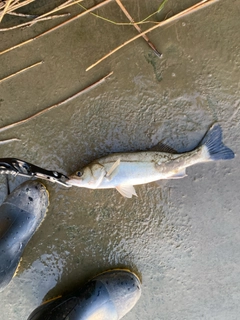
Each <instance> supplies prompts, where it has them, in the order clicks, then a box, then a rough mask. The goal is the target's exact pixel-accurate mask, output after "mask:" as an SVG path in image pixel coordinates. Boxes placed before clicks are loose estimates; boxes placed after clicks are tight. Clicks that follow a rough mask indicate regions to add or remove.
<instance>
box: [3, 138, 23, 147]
mask: <svg viewBox="0 0 240 320" xmlns="http://www.w3.org/2000/svg"><path fill="white" fill-rule="evenodd" d="M13 141H21V140H20V139H17V138H12V139H7V140H2V141H0V145H2V144H6V143H9V142H13Z"/></svg>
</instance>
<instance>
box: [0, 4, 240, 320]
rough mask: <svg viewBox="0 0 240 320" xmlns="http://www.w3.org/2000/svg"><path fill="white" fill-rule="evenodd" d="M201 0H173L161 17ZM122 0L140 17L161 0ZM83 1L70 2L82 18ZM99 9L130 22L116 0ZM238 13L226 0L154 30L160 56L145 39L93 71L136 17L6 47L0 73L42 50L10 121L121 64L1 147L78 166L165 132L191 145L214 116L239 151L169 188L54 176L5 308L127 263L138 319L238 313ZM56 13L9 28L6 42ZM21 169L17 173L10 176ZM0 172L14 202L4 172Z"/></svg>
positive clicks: (2, 100) (18, 310) (37, 29)
mask: <svg viewBox="0 0 240 320" xmlns="http://www.w3.org/2000/svg"><path fill="white" fill-rule="evenodd" d="M196 2H197V1H191V0H184V1H181V2H179V3H176V2H175V1H171V0H169V2H168V5H167V6H166V8H165V10H164V12H162V13H160V14H159V15H158V16H157V17H156V19H161V18H163V17H165V16H166V14H169V15H172V14H175V13H178V12H179V11H181V10H183V9H185V8H186V7H188V6H190V5H193V4H194V3H196ZM94 3H96V2H94V1H88V3H87V4H86V6H88V7H90V6H92V5H94ZM43 4H44V5H46V6H47V2H46V1H43ZM124 4H125V5H126V7H127V9H128V10H129V12H130V13H131V14H132V16H133V17H134V18H135V19H136V20H141V19H143V18H144V17H146V16H147V15H148V14H150V13H152V12H153V11H155V10H156V9H157V8H158V6H159V1H156V0H154V1H131V2H129V3H128V2H126V1H125V2H124ZM33 10H40V9H39V8H33ZM80 10H81V9H80V8H78V7H77V6H76V7H74V8H72V9H71V10H66V11H68V12H71V13H72V14H73V15H74V14H77V13H78V12H80ZM97 13H98V14H100V15H102V16H104V17H108V18H109V19H112V20H115V21H126V19H125V17H124V15H123V13H121V12H120V9H119V8H118V6H117V4H116V3H114V1H112V3H109V4H108V5H106V6H104V7H102V8H101V9H100V10H98V12H97ZM239 13H240V3H239V1H237V0H229V1H219V2H217V3H215V4H213V5H211V6H209V7H207V8H206V9H203V10H200V11H198V12H196V13H194V14H191V15H188V16H186V17H184V18H182V19H180V20H179V21H176V22H174V23H171V24H169V25H166V26H164V27H162V28H159V29H156V30H155V31H153V32H152V33H150V34H149V38H150V39H151V41H152V42H153V43H154V44H155V46H156V47H157V48H158V49H159V50H161V51H162V52H163V57H162V58H161V59H159V58H158V57H156V56H155V55H154V53H153V52H152V51H151V49H150V48H149V47H148V46H147V44H146V43H145V42H144V40H143V39H138V40H136V41H135V42H133V43H132V44H130V45H128V46H126V47H124V48H123V49H122V50H120V51H118V52H117V53H116V54H114V55H112V56H111V57H110V58H108V59H107V60H105V61H104V62H102V63H101V64H99V65H98V66H97V67H95V68H93V69H92V70H91V71H88V72H86V71H85V70H86V68H87V67H89V66H90V65H91V64H92V63H94V62H95V61H96V60H98V59H99V58H101V57H102V56H103V55H105V54H106V53H108V52H109V51H110V50H112V49H114V48H115V47H116V46H118V45H119V44H121V43H122V42H123V41H125V40H127V39H129V38H130V37H131V36H134V35H135V34H136V32H135V30H134V29H133V28H132V27H129V26H116V25H112V24H109V23H108V22H105V21H102V20H100V19H97V18H96V17H93V16H90V15H87V16H84V17H83V18H80V19H78V20H76V21H74V22H72V23H70V24H68V25H66V26H64V27H62V28H60V29H58V30H56V31H54V32H52V33H50V34H48V35H46V36H44V37H41V38H39V39H37V40H35V41H33V42H31V43H29V44H26V45H24V46H22V47H21V48H19V49H15V50H13V51H11V52H9V53H6V54H3V55H1V56H0V65H1V70H0V78H3V77H5V76H7V75H8V74H11V73H13V72H14V71H16V70H19V69H21V68H24V67H26V66H28V65H30V64H33V63H36V62H38V61H41V60H43V61H44V63H43V64H42V65H40V66H37V67H35V68H33V69H31V70H29V71H26V72H25V73H23V74H20V75H18V76H16V77H14V78H12V79H9V80H8V81H5V82H2V83H1V84H0V107H1V117H0V125H1V126H4V125H7V124H10V123H13V122H15V121H18V120H21V119H23V118H25V117H27V116H30V115H32V114H33V113H35V112H37V111H40V110H42V109H44V108H46V107H48V106H50V105H53V104H55V103H58V102H60V101H62V100H64V99H66V98H68V97H69V96H71V95H72V94H74V93H76V92H77V91H79V90H81V89H83V88H85V87H87V86H88V85H90V84H91V83H93V82H95V81H97V80H98V79H100V78H101V77H103V76H105V75H106V74H108V73H109V72H111V71H113V75H112V76H111V77H110V78H108V79H107V80H106V82H105V83H103V84H100V85H99V86H97V87H95V88H93V89H92V90H89V91H88V92H87V93H84V94H83V95H82V96H80V97H78V98H77V99H75V100H72V101H70V102H69V103H66V104H64V105H62V106H60V107H59V108H57V109H55V110H52V111H50V112H49V113H45V114H44V115H42V116H39V117H38V118H36V119H34V120H31V121H29V122H28V123H25V124H23V125H19V126H18V127H16V128H15V129H10V130H7V131H5V132H2V133H1V140H4V139H10V138H13V137H16V138H19V139H21V141H16V142H12V143H9V144H4V145H1V146H0V154H1V157H16V158H20V159H24V160H26V161H29V162H32V163H34V164H36V165H39V166H42V167H44V168H48V169H54V170H58V171H61V172H63V173H65V174H71V173H73V172H74V171H76V170H77V169H80V168H81V167H82V166H83V165H85V164H86V163H88V162H90V161H92V160H93V159H95V158H98V157H100V156H103V155H106V154H108V153H111V152H116V151H133V150H141V149H146V148H149V147H151V146H153V145H154V144H156V143H157V142H158V141H159V140H162V139H164V141H165V143H168V144H169V145H171V146H172V147H174V148H175V149H177V150H178V151H180V152H182V151H188V150H190V149H193V148H195V147H196V145H197V144H198V142H199V141H200V140H201V138H202V137H203V135H204V134H205V132H206V130H207V129H208V128H209V126H210V125H211V124H212V123H213V122H216V121H217V122H219V123H220V124H221V126H222V128H223V135H224V142H225V143H226V145H228V146H229V147H231V148H232V149H233V150H234V151H235V153H236V155H237V157H236V159H234V160H232V161H227V162H219V163H209V164H202V165H196V166H194V167H191V168H189V169H188V170H187V173H188V177H186V178H184V179H181V180H172V181H164V182H163V183H162V185H161V186H160V187H157V186H156V185H155V184H148V185H143V186H138V187H136V191H137V193H138V198H136V197H134V198H133V199H124V198H123V197H121V195H120V194H119V193H118V192H117V191H115V190H113V189H112V190H95V191H94V190H88V189H80V188H75V187H72V188H70V189H66V188H64V187H61V186H58V185H55V184H51V183H45V185H46V186H47V188H48V190H49V192H50V203H51V204H50V207H49V211H48V214H47V217H46V219H45V221H44V222H43V223H42V225H41V227H40V228H39V229H38V231H37V232H36V234H35V235H34V237H33V238H32V239H31V241H30V242H29V244H28V246H27V247H26V249H25V251H24V255H23V259H22V262H21V265H20V268H19V272H18V274H17V276H16V277H15V278H14V279H13V281H12V282H11V284H10V285H9V286H8V287H7V288H6V289H5V291H4V292H2V293H0V310H1V318H2V319H9V320H15V319H18V320H19V319H27V317H28V315H29V314H30V312H31V311H32V310H33V309H34V308H35V307H37V306H38V305H39V304H40V303H41V302H42V301H43V300H45V299H48V298H52V297H54V296H57V295H59V294H61V293H63V292H66V291H70V290H71V289H73V288H76V286H77V285H81V284H82V283H83V282H84V281H85V280H87V279H89V278H90V277H92V276H94V275H96V274H97V273H99V272H101V271H104V270H106V269H109V268H115V267H124V268H129V269H131V270H133V271H135V272H136V273H137V274H138V275H139V276H140V277H141V279H142V282H143V284H142V286H143V290H142V297H141V299H140V301H139V302H138V304H137V305H136V307H135V308H134V309H133V310H132V311H131V312H130V313H129V314H128V315H127V316H126V317H125V319H126V320H127V319H128V320H134V319H148V320H153V319H154V320H156V319H168V320H171V319H174V320H175V319H179V320H180V319H186V320H192V319H194V320H197V319H217V320H225V319H228V320H231V319H234V320H235V319H238V318H239V313H240V306H239V299H240V281H239V279H240V251H239V241H240V233H239V229H240V219H239V206H240V198H239V189H240V171H239V167H240V163H239V157H238V154H239V150H240V145H239V135H240V133H239V132H240V124H239V121H240V112H239V108H240V98H239V89H240V81H239V67H240V54H239V52H240V50H239V49H240V44H239V43H240V42H239V36H238V30H239V29H240V20H239ZM62 21H64V19H63V20H62ZM56 24H57V21H56V20H55V21H49V22H45V23H42V24H37V25H34V26H32V27H31V28H27V29H23V30H15V31H12V32H6V33H4V34H1V39H2V41H1V43H0V49H1V50H3V49H6V48H8V47H10V46H12V45H15V44H16V43H19V42H21V41H24V40H26V39H29V38H31V37H33V36H35V35H37V34H39V33H41V32H43V31H45V30H48V29H49V28H50V27H52V26H54V25H56ZM146 27H147V26H143V27H142V28H146ZM23 180H24V179H23V178H20V177H18V178H15V179H13V178H12V179H11V181H10V187H11V188H14V187H15V186H16V185H18V184H20V183H21V182H22V181H23ZM0 181H1V185H0V188H1V189H0V195H1V200H2V201H3V199H4V197H5V195H6V184H5V183H6V180H5V177H4V176H2V177H1V178H0Z"/></svg>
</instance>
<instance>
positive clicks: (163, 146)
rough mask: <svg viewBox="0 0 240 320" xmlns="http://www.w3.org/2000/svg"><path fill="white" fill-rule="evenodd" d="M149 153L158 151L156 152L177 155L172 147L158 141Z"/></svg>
mask: <svg viewBox="0 0 240 320" xmlns="http://www.w3.org/2000/svg"><path fill="white" fill-rule="evenodd" d="M150 151H158V152H166V153H172V154H178V152H177V151H176V150H175V149H173V148H172V147H169V146H168V145H166V144H165V143H162V142H161V141H159V142H158V143H157V144H156V145H155V146H153V147H152V148H151V149H150Z"/></svg>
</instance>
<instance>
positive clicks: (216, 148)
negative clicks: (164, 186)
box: [67, 124, 234, 198]
mask: <svg viewBox="0 0 240 320" xmlns="http://www.w3.org/2000/svg"><path fill="white" fill-rule="evenodd" d="M169 149H170V148H169ZM232 158H234V153H233V151H232V150H231V149H229V148H228V147H226V146H225V145H224V144H223V143H222V130H221V127H220V126H219V125H218V124H215V125H213V126H212V127H211V128H210V130H209V131H208V132H207V134H206V135H205V137H204V138H203V140H202V142H201V145H200V146H199V147H197V148H196V149H195V150H193V151H190V152H186V153H181V154H177V153H169V152H156V151H141V152H131V153H114V154H111V155H108V156H106V157H103V158H100V159H98V160H95V161H93V162H92V163H90V164H89V165H87V166H86V167H84V168H83V169H82V170H79V171H77V172H76V173H75V174H74V175H72V176H70V180H68V182H67V183H68V184H70V185H72V186H78V187H84V188H90V189H108V188H116V189H117V190H118V191H119V192H120V193H121V194H122V195H123V196H124V197H127V198H131V197H132V195H135V196H136V195H137V194H136V191H135V189H134V186H135V185H139V184H145V183H149V182H153V181H158V180H161V179H178V178H183V177H185V176H186V168H187V167H190V166H192V165H194V164H198V163H203V162H209V161H218V160H228V159H232Z"/></svg>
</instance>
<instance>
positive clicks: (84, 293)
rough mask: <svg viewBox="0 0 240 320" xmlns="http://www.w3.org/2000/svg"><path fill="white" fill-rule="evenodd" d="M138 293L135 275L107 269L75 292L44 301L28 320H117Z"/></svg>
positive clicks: (132, 305) (129, 307) (125, 311)
mask: <svg viewBox="0 0 240 320" xmlns="http://www.w3.org/2000/svg"><path fill="white" fill-rule="evenodd" d="M140 295H141V283H140V281H139V279H138V277H137V276H136V275H135V274H134V273H132V272H130V271H127V270H120V269H117V270H112V271H106V272H104V273H102V274H100V275H98V276H96V277H95V278H93V279H92V280H90V281H89V282H87V284H86V285H85V286H84V287H82V288H80V289H79V290H76V291H75V292H73V293H71V294H69V295H67V296H65V297H64V296H63V297H60V298H56V299H55V300H51V301H49V302H45V303H44V304H42V305H41V306H39V307H38V308H37V309H35V310H34V311H33V312H32V313H31V315H30V316H29V318H28V320H93V319H96V320H118V319H121V318H122V317H123V316H124V315H125V314H126V313H128V312H129V311H130V310H131V309H132V308H133V307H134V305H135V304H136V302H137V301H138V299H139V298H140Z"/></svg>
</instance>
